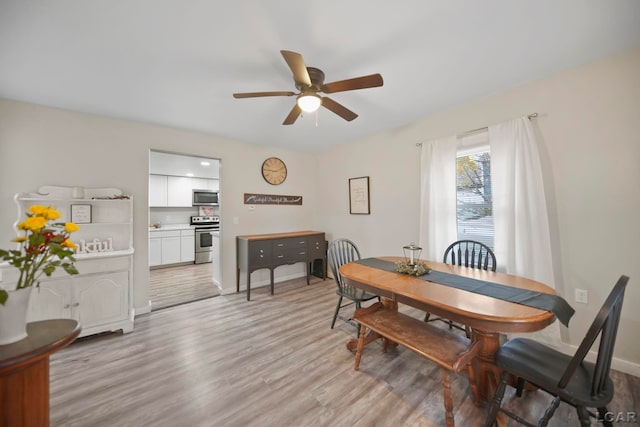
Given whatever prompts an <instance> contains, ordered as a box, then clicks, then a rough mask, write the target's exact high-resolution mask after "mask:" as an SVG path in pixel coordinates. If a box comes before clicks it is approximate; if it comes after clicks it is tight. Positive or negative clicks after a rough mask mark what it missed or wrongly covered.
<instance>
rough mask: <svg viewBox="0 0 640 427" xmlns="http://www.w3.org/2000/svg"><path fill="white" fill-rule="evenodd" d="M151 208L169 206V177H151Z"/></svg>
mask: <svg viewBox="0 0 640 427" xmlns="http://www.w3.org/2000/svg"><path fill="white" fill-rule="evenodd" d="M149 206H167V177H166V176H165V175H149Z"/></svg>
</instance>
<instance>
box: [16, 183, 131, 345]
mask: <svg viewBox="0 0 640 427" xmlns="http://www.w3.org/2000/svg"><path fill="white" fill-rule="evenodd" d="M74 192H75V193H76V194H75V196H78V193H79V190H77V189H76V190H75V191H74V190H73V189H71V188H68V187H41V188H40V189H39V191H38V193H21V194H17V195H16V196H15V201H16V204H17V205H18V214H19V215H18V221H22V220H23V219H24V218H25V212H26V211H27V209H28V208H29V206H31V205H46V206H50V205H52V206H55V208H56V209H57V210H58V211H60V213H61V214H62V216H61V218H60V219H59V220H58V221H60V222H67V221H71V220H72V219H74V220H76V221H77V222H78V218H72V217H71V215H72V214H71V211H72V209H74V212H76V213H77V212H79V213H80V214H81V215H86V214H88V213H90V215H89V216H88V217H86V216H85V217H80V221H79V222H81V223H78V226H79V227H80V230H79V231H77V232H75V233H73V234H72V235H71V240H72V241H73V242H74V243H76V244H77V245H78V253H77V254H76V255H75V258H76V268H77V269H78V272H79V274H77V275H73V276H71V275H68V274H67V273H66V272H65V271H64V270H63V269H61V268H58V269H57V270H56V272H55V273H54V274H53V275H52V276H51V277H46V276H42V277H41V280H40V286H39V288H35V289H34V290H33V291H32V293H31V300H30V303H29V312H28V317H27V321H29V322H33V321H36V320H45V319H54V318H71V319H75V320H78V321H79V322H80V325H81V326H82V332H81V334H80V336H85V335H92V334H96V333H99V332H106V331H116V330H122V331H123V332H125V333H126V332H130V331H132V330H133V320H134V311H133V252H134V249H133V200H132V199H131V198H130V197H126V198H119V197H123V196H122V192H121V191H120V190H118V189H113V188H112V189H107V188H102V189H85V190H84V191H83V193H84V194H83V196H84V197H82V198H73V197H72V196H73V195H74ZM78 206H82V207H81V208H80V211H78V210H77V209H78V208H77V207H78ZM76 216H77V215H76ZM85 221H87V222H85ZM10 273H11V270H10V269H5V276H9V275H10ZM5 279H9V277H5Z"/></svg>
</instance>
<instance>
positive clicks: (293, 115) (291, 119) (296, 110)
mask: <svg viewBox="0 0 640 427" xmlns="http://www.w3.org/2000/svg"><path fill="white" fill-rule="evenodd" d="M301 113H302V110H301V109H300V107H298V104H294V105H293V108H292V109H291V111H290V112H289V115H288V116H287V118H286V119H284V122H282V124H283V125H292V124H294V123H295V122H296V120H297V119H298V116H300V114H301Z"/></svg>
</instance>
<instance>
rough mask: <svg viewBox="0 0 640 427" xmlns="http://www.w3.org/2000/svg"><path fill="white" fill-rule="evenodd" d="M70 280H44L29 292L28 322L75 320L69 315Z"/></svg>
mask: <svg viewBox="0 0 640 427" xmlns="http://www.w3.org/2000/svg"><path fill="white" fill-rule="evenodd" d="M72 286H73V285H72V284H71V279H70V278H60V279H50V280H44V281H42V282H41V283H40V286H39V287H38V288H35V289H33V290H32V291H31V299H30V300H29V311H28V313H27V321H28V322H36V321H38V320H47V319H72V318H73V319H76V320H77V317H72V315H71V289H72Z"/></svg>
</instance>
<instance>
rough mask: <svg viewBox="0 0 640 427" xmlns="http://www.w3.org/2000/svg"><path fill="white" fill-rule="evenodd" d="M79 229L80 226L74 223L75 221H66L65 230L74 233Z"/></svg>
mask: <svg viewBox="0 0 640 427" xmlns="http://www.w3.org/2000/svg"><path fill="white" fill-rule="evenodd" d="M78 230H80V227H78V225H77V224H74V223H73V222H65V223H64V231H66V232H67V233H73V232H74V231H78Z"/></svg>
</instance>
